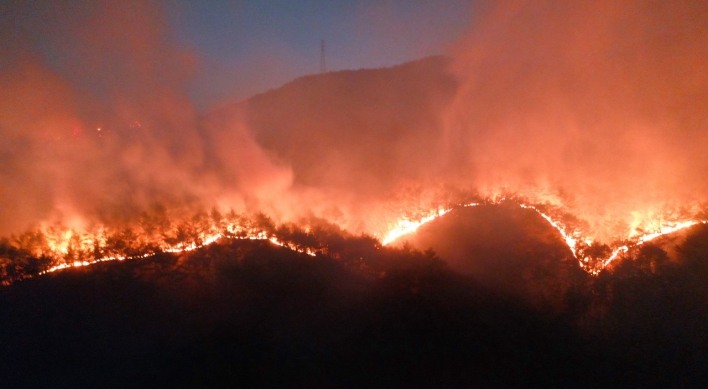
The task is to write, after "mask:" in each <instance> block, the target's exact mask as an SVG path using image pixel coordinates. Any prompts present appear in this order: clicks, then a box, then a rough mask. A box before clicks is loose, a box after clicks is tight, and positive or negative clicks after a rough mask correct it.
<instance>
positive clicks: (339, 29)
mask: <svg viewBox="0 0 708 389" xmlns="http://www.w3.org/2000/svg"><path fill="white" fill-rule="evenodd" d="M469 3H470V1H469V0H453V1H447V2H445V5H446V6H445V7H440V6H439V4H437V3H435V2H429V1H409V0H392V1H364V2H361V1H349V0H335V1H316V0H309V1H308V0H304V1H303V0H298V1H286V0H273V1H267V2H264V1H209V2H194V1H184V0H182V1H176V2H167V3H166V5H165V10H166V12H167V15H168V19H169V24H170V27H171V28H170V31H171V32H172V33H173V34H174V37H175V38H176V41H177V43H178V44H179V45H181V46H185V47H187V48H188V49H189V50H191V51H193V52H194V53H195V54H196V55H197V57H198V58H199V60H200V61H201V65H202V66H201V67H200V68H199V71H198V74H197V75H196V77H195V80H194V82H193V83H192V84H191V91H190V92H191V95H192V96H193V97H194V99H195V100H196V102H197V105H198V106H200V107H202V108H203V107H205V106H209V105H210V104H213V103H215V102H218V101H219V100H221V99H233V98H244V97H247V96H249V95H252V94H255V93H260V92H263V91H265V90H268V89H271V88H274V87H278V86H279V85H281V84H283V83H285V82H288V81H290V80H292V79H294V78H296V77H300V76H303V75H306V74H311V73H314V72H318V71H319V55H320V53H319V51H320V40H321V39H324V40H325V44H326V63H327V70H330V71H336V70H343V69H358V68H375V67H384V66H392V65H396V64H400V63H403V62H406V61H411V60H414V59H419V58H422V57H425V56H429V55H434V54H442V53H444V52H445V48H446V46H447V45H448V44H450V43H452V41H454V40H455V39H456V38H458V37H459V36H460V35H461V34H462V33H463V32H464V31H465V29H466V28H467V26H468V23H469V16H470V14H471V12H470V4H469Z"/></svg>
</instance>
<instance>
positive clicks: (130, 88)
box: [0, 1, 290, 234]
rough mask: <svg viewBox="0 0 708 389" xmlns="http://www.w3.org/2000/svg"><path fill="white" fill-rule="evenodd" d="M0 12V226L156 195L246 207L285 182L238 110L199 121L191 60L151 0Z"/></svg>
mask: <svg viewBox="0 0 708 389" xmlns="http://www.w3.org/2000/svg"><path fill="white" fill-rule="evenodd" d="M0 14H1V15H2V19H3V21H2V23H1V25H2V30H1V31H0V33H1V34H2V38H1V39H0V41H1V42H2V43H0V44H1V45H2V53H3V54H2V63H0V138H2V142H0V161H2V163H1V166H2V168H0V204H2V206H1V207H0V220H1V221H2V223H1V224H0V233H2V234H7V233H11V232H13V233H14V232H18V231H20V230H22V229H24V228H27V227H28V225H30V224H32V223H38V222H44V221H48V220H58V221H61V222H63V223H65V224H69V225H70V226H72V227H80V228H89V227H91V224H94V223H99V224H100V223H116V222H122V221H126V220H129V219H130V218H131V217H134V216H135V215H136V214H137V213H138V212H140V211H141V210H144V209H146V208H148V207H150V206H153V205H155V204H159V205H162V206H167V207H193V206H201V207H211V206H214V205H217V204H219V205H223V206H226V207H235V208H236V209H237V210H241V209H240V208H243V207H244V206H245V205H244V204H245V203H247V202H257V199H259V198H260V197H263V199H264V200H268V199H269V198H270V197H272V196H273V194H274V193H277V192H278V190H281V189H284V188H287V186H288V182H289V180H290V178H289V177H290V173H289V171H288V169H287V168H286V167H282V168H281V167H278V166H275V165H273V164H272V163H271V162H270V160H269V159H268V157H266V156H265V155H264V154H263V153H262V152H261V150H260V149H259V148H258V147H257V146H256V145H255V143H254V142H253V140H252V138H251V137H250V135H248V133H247V131H246V130H245V129H244V128H243V126H242V125H240V124H239V123H238V122H237V121H234V122H229V123H226V124H225V125H222V126H221V127H219V131H211V132H210V130H209V129H208V128H205V126H204V125H203V123H200V119H199V117H198V115H197V112H196V111H195V109H194V108H193V106H192V104H191V102H190V100H189V98H188V96H187V92H186V88H187V83H188V82H189V80H190V77H191V76H192V74H193V73H194V70H195V66H198V59H196V58H195V56H194V55H192V54H191V53H189V52H185V51H183V50H180V49H178V48H177V47H175V46H174V45H173V43H172V41H171V39H170V37H169V33H168V29H167V24H166V21H165V20H164V15H163V13H162V11H161V8H160V4H159V3H158V2H144V1H126V2H123V1H122V2H111V1H108V2H93V1H85V2H84V1H79V2H76V1H71V2H69V1H67V2H64V1H59V2H39V3H32V4H30V3H27V2H23V1H16V2H14V1H11V2H5V3H4V4H3V5H2V6H0ZM266 186H267V187H268V191H266V190H264V187H266ZM264 193H267V194H268V196H262V195H263V194H264ZM269 196H270V197H269ZM254 199H256V200H254Z"/></svg>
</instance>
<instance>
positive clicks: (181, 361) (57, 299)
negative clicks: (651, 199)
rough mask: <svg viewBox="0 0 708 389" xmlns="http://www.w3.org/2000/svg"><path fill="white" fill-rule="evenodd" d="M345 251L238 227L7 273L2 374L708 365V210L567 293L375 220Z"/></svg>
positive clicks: (506, 379)
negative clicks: (192, 241) (682, 232)
mask: <svg viewBox="0 0 708 389" xmlns="http://www.w3.org/2000/svg"><path fill="white" fill-rule="evenodd" d="M655 248H656V249H658V250H661V249H660V248H658V247H655ZM339 252H340V253H341V255H340V256H339V258H337V259H334V258H330V257H328V256H325V255H319V256H317V257H310V256H308V255H305V254H299V253H295V252H292V251H290V250H288V249H284V248H280V247H276V246H272V245H271V244H269V243H268V242H252V241H239V240H235V241H223V242H220V243H218V244H213V245H211V246H209V247H205V248H202V249H199V250H196V251H194V252H191V253H188V254H181V255H176V254H161V255H157V256H155V257H152V258H149V259H145V260H134V261H131V260H128V261H124V262H116V263H103V264H99V265H94V266H92V267H89V268H80V269H73V270H70V271H64V272H60V273H56V274H52V275H48V276H42V277H37V278H34V279H30V280H25V281H21V282H17V283H15V284H14V285H12V286H9V287H4V288H2V289H0V317H2V321H0V342H1V344H2V348H0V369H2V371H0V379H1V380H2V386H3V387H45V388H76V387H91V388H94V387H121V388H124V387H193V388H202V387H229V388H233V387H308V388H311V387H327V388H331V387H347V388H348V387H352V388H354V387H406V388H415V387H422V388H430V387H549V386H555V387H599V386H629V387H649V386H658V387H696V386H702V385H701V384H703V383H705V382H708V381H706V378H707V377H706V372H705V369H704V367H705V360H706V357H708V344H707V339H708V320H707V318H708V304H707V303H706V301H708V287H706V282H705V280H706V277H708V265H707V264H708V228H706V227H705V226H698V227H696V228H694V230H692V231H691V232H690V233H689V234H688V236H687V238H686V240H685V242H682V243H681V244H680V246H679V247H678V248H677V252H679V253H680V256H681V258H680V260H679V261H678V262H676V263H664V262H662V265H661V266H660V267H656V266H654V267H651V266H649V267H647V266H645V265H644V264H646V263H648V262H647V260H649V261H650V260H651V259H652V258H654V260H655V262H656V258H658V257H659V256H660V255H659V254H657V252H656V250H654V251H652V250H648V251H647V252H646V253H644V254H642V253H640V254H639V255H638V256H637V258H635V259H628V260H627V262H626V264H624V265H623V266H621V267H618V268H617V270H616V271H615V272H614V273H611V272H606V273H603V274H601V275H600V276H599V277H596V278H590V277H587V278H578V279H577V280H575V281H573V282H576V283H578V284H577V285H574V288H572V290H573V291H572V292H569V293H566V294H565V295H564V296H562V300H563V302H564V303H563V304H560V305H551V306H550V307H551V308H549V306H544V305H541V306H538V305H536V304H529V303H527V301H525V300H524V299H520V298H518V294H516V292H515V291H505V290H504V289H503V288H499V287H490V286H488V285H485V284H483V283H480V282H478V281H475V279H474V278H472V277H470V276H466V275H462V274H460V273H458V272H455V271H453V270H451V269H450V268H449V267H448V266H446V264H445V262H443V261H442V260H441V259H439V258H437V257H436V256H435V254H434V253H432V252H426V253H421V252H418V251H413V250H410V249H405V248H403V249H392V248H385V247H381V246H380V245H379V244H378V243H377V242H376V241H375V240H373V239H370V238H365V237H364V238H346V239H343V240H342V247H341V250H340V251H339ZM498 259H499V260H503V258H501V257H499V258H498ZM529 260H530V261H538V258H530V257H529ZM512 263H513V262H512ZM652 269H660V271H654V270H652ZM509 274H513V272H510V273H509ZM551 276H553V275H552V274H551ZM521 277H523V274H522V275H521ZM517 281H518V282H522V281H523V280H521V279H519V280H517ZM543 285H544V284H543V283H541V284H539V286H538V287H543ZM543 295H544V294H543V293H540V294H539V296H543ZM554 298H555V297H554Z"/></svg>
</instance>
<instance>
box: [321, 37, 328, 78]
mask: <svg viewBox="0 0 708 389" xmlns="http://www.w3.org/2000/svg"><path fill="white" fill-rule="evenodd" d="M320 73H327V65H326V64H325V43H324V39H322V41H321V42H320Z"/></svg>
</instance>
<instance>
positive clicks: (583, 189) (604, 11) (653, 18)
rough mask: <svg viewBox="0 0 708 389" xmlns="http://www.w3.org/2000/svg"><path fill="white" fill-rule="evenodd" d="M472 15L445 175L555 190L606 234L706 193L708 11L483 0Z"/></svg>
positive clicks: (693, 4)
mask: <svg viewBox="0 0 708 389" xmlns="http://www.w3.org/2000/svg"><path fill="white" fill-rule="evenodd" d="M475 15H476V18H475V21H474V24H473V25H472V26H471V28H470V30H469V33H468V34H467V35H466V36H465V37H464V38H463V39H462V40H461V41H460V42H458V44H457V46H456V47H455V48H454V50H453V56H454V58H455V62H454V65H453V67H454V69H453V72H454V74H455V75H456V76H457V77H458V79H459V80H460V87H459V90H458V92H457V94H456V97H455V101H454V103H452V104H451V105H450V106H449V108H448V111H447V113H446V126H445V131H446V133H445V143H446V144H445V146H444V148H443V151H442V152H441V155H444V156H445V157H447V158H449V160H448V163H449V164H448V166H449V168H450V169H454V170H455V171H456V172H457V174H459V175H460V176H461V177H464V178H472V182H473V183H475V184H476V185H477V186H478V187H480V188H481V189H482V190H484V189H487V190H490V191H494V190H499V188H507V189H509V190H519V191H521V192H522V193H523V192H524V191H526V192H529V191H531V192H533V191H536V192H544V193H546V194H552V195H554V196H555V197H556V198H560V200H561V201H562V202H564V203H565V205H566V206H570V207H572V208H573V209H574V210H575V212H576V213H579V214H580V216H582V217H583V218H585V219H587V220H589V221H590V222H591V223H592V226H593V227H594V228H593V229H594V230H595V231H594V232H595V234H597V235H596V236H597V237H601V238H605V239H607V238H609V237H610V236H609V235H604V236H603V234H610V233H611V232H612V231H613V230H614V229H615V228H616V227H617V229H619V230H621V229H625V230H626V229H627V227H633V226H632V225H631V224H632V223H633V222H634V223H636V218H637V213H646V212H648V213H652V212H655V214H654V215H643V216H654V217H660V215H659V214H658V209H659V208H660V207H664V206H667V205H670V203H672V202H676V203H683V204H690V203H692V202H693V201H695V200H696V199H700V198H703V199H704V198H705V195H706V189H708V186H707V181H706V180H705V177H706V173H708V153H707V152H708V147H707V146H706V145H707V144H708V111H707V110H706V106H708V105H707V104H708V23H707V22H708V4H706V3H705V2H700V1H574V2H565V1H524V0H520V1H502V2H497V1H494V2H492V1H484V2H480V4H478V5H477V8H476V13H475ZM633 213H634V214H633Z"/></svg>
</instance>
